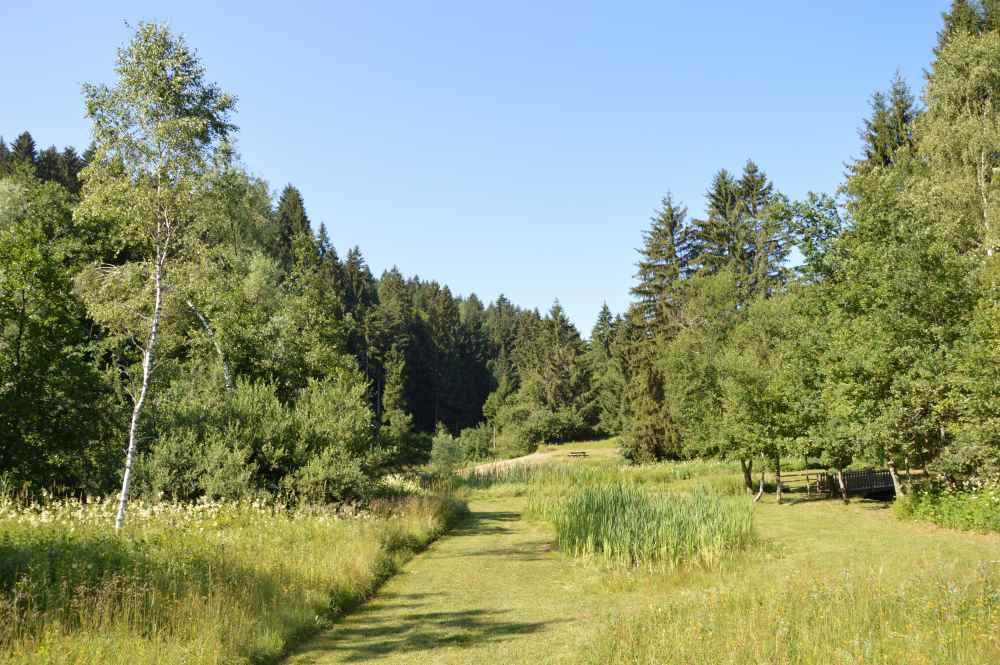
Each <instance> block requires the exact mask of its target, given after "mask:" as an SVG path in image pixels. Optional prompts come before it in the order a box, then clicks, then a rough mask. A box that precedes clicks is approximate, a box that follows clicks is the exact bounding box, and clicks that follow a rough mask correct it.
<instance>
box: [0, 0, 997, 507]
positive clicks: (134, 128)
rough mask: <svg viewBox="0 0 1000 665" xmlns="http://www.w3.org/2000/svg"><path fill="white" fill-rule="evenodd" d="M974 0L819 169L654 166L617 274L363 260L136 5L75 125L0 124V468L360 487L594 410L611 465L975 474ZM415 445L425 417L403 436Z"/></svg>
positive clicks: (979, 169) (988, 8) (306, 490)
mask: <svg viewBox="0 0 1000 665" xmlns="http://www.w3.org/2000/svg"><path fill="white" fill-rule="evenodd" d="M998 17H1000V9H998V7H997V6H995V5H994V3H985V4H979V3H971V2H967V1H964V0H956V2H954V3H953V5H952V7H951V9H950V10H949V11H948V12H947V13H946V14H945V15H944V19H945V20H944V26H943V28H942V30H941V32H940V34H939V43H938V45H937V47H936V48H935V57H934V61H933V63H932V65H931V66H930V68H929V69H928V71H927V72H926V82H925V86H924V92H923V95H922V98H921V101H920V102H918V101H917V100H916V99H915V98H914V96H913V95H912V94H911V92H910V90H909V88H908V86H907V84H906V83H905V82H904V81H903V80H902V79H901V78H900V77H898V76H897V77H896V79H895V80H894V81H893V82H892V83H891V85H890V87H889V89H888V90H887V91H885V92H877V93H875V94H874V95H873V96H872V99H871V115H870V117H869V118H867V119H866V120H865V121H864V123H863V126H862V129H861V139H862V152H861V154H860V156H859V157H858V158H856V159H854V160H852V161H851V162H850V164H849V165H848V173H847V177H846V181H845V183H844V184H843V186H842V187H841V188H840V190H839V191H838V192H836V193H835V195H833V196H831V195H824V194H809V195H808V196H807V197H806V198H805V199H804V200H801V201H793V200H790V199H789V198H788V197H786V196H785V195H783V194H782V193H781V192H780V191H779V190H778V189H777V187H776V186H775V184H774V183H772V182H771V180H770V178H769V177H768V176H767V175H766V173H765V172H764V171H763V170H762V169H761V168H760V167H759V166H758V165H757V164H755V163H754V162H753V161H751V160H748V161H747V162H746V163H745V164H744V165H743V166H742V167H741V169H739V170H738V171H736V172H730V171H728V170H721V171H720V172H718V173H717V174H716V176H715V177H714V178H713V179H712V181H711V182H710V183H709V186H708V188H707V191H706V198H705V214H704V215H700V216H692V215H690V214H689V213H688V210H687V209H686V207H685V206H684V205H683V204H682V203H681V202H679V201H677V200H675V199H674V198H673V197H672V196H671V195H669V194H668V195H667V196H665V197H664V198H663V200H662V201H661V205H660V206H659V208H658V209H657V210H656V211H655V214H654V216H653V218H652V220H651V224H650V226H649V228H648V230H647V231H646V232H645V233H644V236H643V242H642V247H641V248H640V260H639V262H638V264H637V275H636V282H635V285H634V287H633V289H632V295H633V302H632V305H631V306H630V307H629V308H628V309H627V311H625V312H623V313H621V314H619V315H616V314H614V313H613V312H611V310H610V309H609V308H608V307H607V305H605V306H604V308H603V309H602V311H601V313H600V315H599V316H598V320H597V322H596V324H595V325H594V327H593V329H592V331H591V333H590V337H589V339H584V338H583V337H582V336H581V334H580V333H579V331H578V330H577V328H576V327H575V326H574V325H573V323H572V322H571V321H570V320H569V318H568V317H567V316H566V313H565V312H564V310H563V309H562V307H561V306H560V305H559V303H558V301H557V302H556V303H555V304H554V305H553V306H552V308H551V309H550V310H549V311H548V312H546V313H545V314H544V315H543V314H541V313H539V312H538V311H536V310H530V309H525V308H521V307H518V306H516V305H515V304H513V303H512V302H510V301H509V300H508V299H507V298H505V297H504V296H499V297H498V298H497V299H496V300H494V301H493V302H491V303H488V304H487V303H483V302H482V301H481V300H480V299H479V298H477V297H476V296H475V295H474V294H471V295H469V296H466V297H462V296H456V295H454V294H453V293H452V292H451V291H450V290H449V289H448V287H447V286H444V285H441V284H439V283H437V282H435V281H432V280H425V279H421V278H419V277H407V276H405V275H404V274H403V273H402V272H401V271H400V270H398V269H397V268H392V269H391V270H387V271H385V272H383V274H381V275H380V276H378V277H376V276H374V275H373V274H372V272H371V270H370V268H369V267H368V266H367V264H366V262H365V259H364V257H363V255H362V253H361V251H360V249H358V248H357V247H355V248H353V249H350V250H348V251H347V253H346V254H344V255H343V256H342V255H341V254H340V253H338V251H337V249H336V248H335V247H334V244H333V242H332V241H331V239H330V236H329V233H328V230H327V228H326V227H325V225H323V224H318V225H317V224H314V223H313V222H312V220H310V219H309V216H308V215H307V213H306V205H305V201H304V198H303V195H302V193H301V192H300V191H298V190H297V189H296V188H295V187H294V186H292V185H288V186H286V187H285V188H284V189H283V190H282V191H281V192H280V194H279V195H278V196H273V195H272V190H271V189H270V188H269V186H268V184H267V183H266V182H265V181H264V180H262V179H261V178H258V177H255V176H253V175H251V174H250V173H248V172H247V170H246V169H245V168H244V167H243V166H242V165H241V164H240V162H239V160H238V158H237V156H236V154H235V150H234V147H233V140H232V139H233V136H234V134H235V132H236V131H237V130H236V126H235V125H234V124H233V122H232V116H233V113H234V110H235V99H234V98H233V97H231V96H230V95H228V94H226V93H225V92H224V91H222V90H221V89H220V88H219V87H218V86H217V85H215V84H214V83H211V82H209V81H208V80H207V75H206V73H205V71H204V70H203V68H202V66H201V64H200V62H199V61H198V58H197V54H196V53H195V52H194V51H193V49H191V48H190V47H189V46H188V45H187V44H186V42H185V41H184V40H183V39H182V38H180V37H177V36H175V35H173V34H171V33H170V31H169V30H167V29H166V28H165V27H163V26H160V25H156V24H141V25H140V26H139V27H138V28H137V29H136V32H135V35H134V37H133V39H132V41H131V42H130V43H129V44H127V45H126V46H124V47H123V48H122V49H120V51H119V54H118V62H117V67H116V74H117V78H116V82H115V83H114V84H113V85H111V86H85V87H84V99H85V103H86V108H87V114H88V116H89V117H90V119H91V121H92V124H93V143H92V145H91V146H90V147H88V149H87V150H86V151H85V152H83V153H82V154H79V153H77V152H76V151H75V150H74V149H72V148H66V149H63V150H59V149H57V148H55V147H51V148H48V149H45V150H38V148H37V146H36V145H35V142H34V140H33V138H32V137H31V135H30V134H29V133H27V132H24V133H22V134H21V135H20V136H18V137H17V138H16V139H15V140H14V141H13V142H12V143H11V144H9V145H8V144H7V143H6V142H4V141H3V140H2V139H0V431H2V432H3V433H4V434H3V436H4V441H3V444H4V445H3V446H2V447H0V483H3V484H5V485H7V486H9V487H23V488H28V489H34V490H39V489H50V490H56V491H70V492H75V493H80V494H82V493H90V494H105V493H109V492H112V491H115V490H124V491H121V496H122V498H123V501H122V506H121V509H122V511H121V514H122V517H123V516H124V510H125V508H126V505H127V497H128V495H129V493H130V489H131V488H133V487H134V488H135V491H138V492H141V493H143V494H144V495H147V496H153V497H157V496H158V497H164V498H168V499H178V500H191V499H196V498H199V497H211V498H227V499H228V498H242V497H250V496H258V495H267V496H272V497H282V498H284V499H286V500H293V501H295V500H306V501H331V500H343V499H348V498H355V497H364V496H366V495H367V494H368V493H369V492H370V491H372V488H373V486H374V483H375V480H376V479H377V478H378V477H379V476H380V475H382V474H384V473H386V472H389V471H392V470H395V469H400V468H404V467H407V466H411V465H417V464H423V463H425V462H427V461H428V460H429V459H430V456H431V449H432V446H438V445H439V444H440V445H439V447H441V448H442V451H441V455H442V456H448V455H452V456H453V457H456V458H457V459H458V460H459V461H468V460H474V459H479V458H485V457H492V456H509V455H515V454H519V453H524V452H529V451H530V450H532V449H533V448H534V447H535V446H536V445H537V444H539V443H558V442H564V441H571V440H576V439H581V438H585V437H592V436H595V435H620V436H621V441H622V447H623V450H624V451H625V454H626V456H627V457H628V458H629V459H630V460H632V461H634V462H644V461H651V460H659V459H676V458H684V457H694V456H718V457H724V458H729V459H738V460H740V462H741V463H742V466H743V469H744V473H745V477H746V481H747V484H748V485H750V484H751V481H752V474H753V473H754V470H755V468H756V469H759V468H760V465H767V466H769V467H771V468H776V469H780V465H781V462H782V460H783V459H786V460H787V459H788V458H799V459H801V458H805V459H807V460H811V461H813V462H815V463H822V464H823V465H825V466H827V467H828V468H834V469H842V468H844V467H846V466H848V465H850V464H852V463H878V464H883V463H885V464H890V465H894V466H901V467H914V468H927V469H931V470H934V471H937V472H938V473H939V474H940V475H941V476H942V477H945V478H949V479H951V480H952V481H954V482H959V481H961V480H962V479H965V478H968V477H970V476H973V475H978V476H989V475H991V474H997V473H1000V420H998V416H997V414H998V413H1000V408H998V407H1000V399H998V390H997V386H998V385H1000V351H998V349H1000V344H998V342H1000V311H998V300H997V298H998V288H1000V287H998V285H997V271H998V267H997V258H996V256H995V250H996V248H997V245H998V242H1000V238H998V230H997V216H998V214H1000V185H998V176H997V173H998V172H1000V171H998V169H1000V147H998V146H1000V114H998V110H997V109H998V107H1000V105H998V103H997V98H998V91H1000V78H998V74H997V72H1000V31H998V29H997V25H998ZM432 442H433V443H432Z"/></svg>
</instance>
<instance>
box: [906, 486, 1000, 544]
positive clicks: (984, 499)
mask: <svg viewBox="0 0 1000 665" xmlns="http://www.w3.org/2000/svg"><path fill="white" fill-rule="evenodd" d="M893 511H894V512H895V513H896V515H897V516H899V517H900V518H902V519H916V520H926V521H929V522H933V523H935V524H938V525H940V526H944V527H948V528H951V529H964V530H967V531H997V532H1000V482H997V481H994V482H992V483H988V484H983V485H980V486H976V487H970V488H967V489H964V490H948V489H933V488H932V489H917V490H915V491H914V492H913V493H911V494H908V495H906V496H902V497H900V498H899V499H898V500H897V501H896V502H895V503H894V504H893Z"/></svg>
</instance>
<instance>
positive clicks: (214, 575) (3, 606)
mask: <svg viewBox="0 0 1000 665" xmlns="http://www.w3.org/2000/svg"><path fill="white" fill-rule="evenodd" d="M113 509H114V506H113V505H112V504H111V502H103V503H102V502H98V503H81V502H53V503H50V504H48V505H46V506H33V507H30V508H19V507H17V506H14V505H12V504H10V503H6V504H0V662H2V663H5V664H6V663H53V664H59V663H74V664H81V665H85V664H90V663H94V664H97V663H100V664H106V663H123V664H124V663H129V664H133V665H139V664H143V663H160V664H167V665H169V664H172V663H211V664H215V663H219V664H221V663H233V662H247V661H250V662H260V663H264V662H273V661H275V660H277V659H278V658H279V657H281V656H282V655H283V654H284V653H285V652H286V651H287V650H288V648H289V647H290V646H291V645H293V644H295V643H297V642H300V641H302V640H303V639H304V638H305V637H307V636H309V635H312V634H313V633H315V632H316V631H317V630H319V629H321V628H323V627H325V626H326V625H328V624H329V622H330V620H331V619H333V618H335V617H336V616H338V615H339V614H341V613H343V612H345V611H347V610H349V609H351V608H352V607H354V606H356V605H357V604H359V603H360V602H362V601H363V600H364V599H366V598H367V597H368V596H370V595H371V594H372V593H373V592H374V591H375V590H376V589H377V588H378V586H379V585H380V584H381V583H382V582H383V581H384V580H385V579H387V578H388V577H389V576H391V575H392V574H393V573H394V572H395V571H396V570H397V568H398V567H399V566H400V565H401V564H402V563H403V562H404V561H405V560H406V559H408V558H409V557H410V556H411V555H412V554H413V553H414V552H416V551H418V550H419V549H421V548H423V547H424V546H426V545H427V544H428V543H430V542H431V541H432V540H433V539H435V538H436V537H437V536H439V535H440V534H442V533H444V532H445V531H446V530H447V529H448V528H449V527H450V526H451V525H452V524H454V523H455V522H456V521H457V520H458V519H459V518H460V517H461V516H462V515H464V513H465V506H464V504H462V503H461V502H458V501H457V500H455V499H453V498H450V497H447V496H422V497H409V498H405V499H398V500H395V501H392V502H384V503H382V504H379V505H376V506H374V507H373V510H372V511H371V512H369V513H367V514H365V515H364V516H361V517H358V518H351V519H343V518H338V517H336V516H335V515H333V514H332V513H330V512H328V511H323V510H314V511H308V510H296V511H293V510H286V509H280V508H274V507H265V506H263V505H247V504H244V505H224V504H210V503H203V504H198V505H193V506H191V505H188V506H180V505H155V506H141V505H138V504H136V505H134V506H133V508H132V509H131V511H130V518H129V524H128V526H127V527H126V529H125V530H124V531H123V532H122V533H120V534H116V533H114V532H113V531H112V530H111V528H110V524H111V516H112V512H113Z"/></svg>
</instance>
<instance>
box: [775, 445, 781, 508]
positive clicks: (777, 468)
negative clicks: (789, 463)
mask: <svg viewBox="0 0 1000 665" xmlns="http://www.w3.org/2000/svg"><path fill="white" fill-rule="evenodd" d="M774 484H775V485H776V489H775V491H776V492H777V493H778V505H779V506H780V505H781V458H780V457H775V458H774Z"/></svg>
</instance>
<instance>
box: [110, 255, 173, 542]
mask: <svg viewBox="0 0 1000 665" xmlns="http://www.w3.org/2000/svg"><path fill="white" fill-rule="evenodd" d="M164 258H166V257H165V256H163V254H162V253H160V252H157V256H156V266H155V268H154V269H153V281H154V293H155V295H154V302H153V324H152V326H151V327H150V329H149V339H148V340H147V341H146V348H145V350H144V351H143V354H142V388H141V389H140V390H139V397H138V398H136V400H135V404H134V405H133V406H132V421H131V422H130V423H129V428H128V450H127V452H126V453H125V475H124V476H123V477H122V491H121V495H120V497H119V499H118V514H117V515H116V516H115V530H120V529H121V528H122V527H123V526H125V509H126V508H127V507H128V497H129V490H130V489H131V486H132V470H133V468H134V467H135V453H136V448H137V447H138V438H139V419H140V418H141V417H142V409H143V406H145V403H146V395H147V394H148V393H149V383H150V378H151V376H152V373H153V361H154V356H155V354H156V342H157V338H158V337H159V332H160V313H161V311H162V309H163V260H164Z"/></svg>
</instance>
